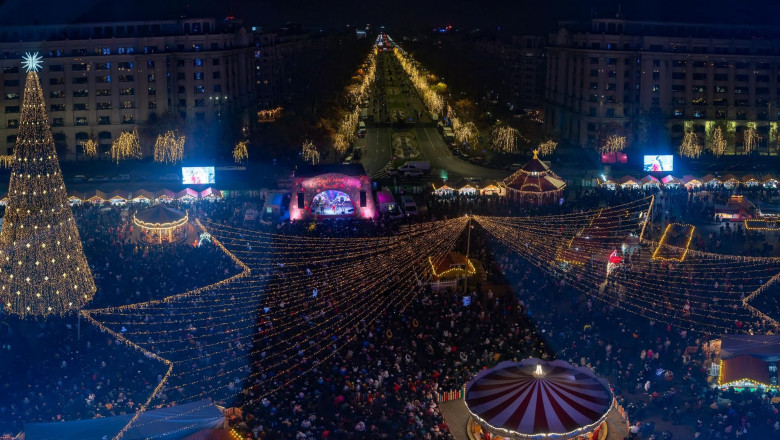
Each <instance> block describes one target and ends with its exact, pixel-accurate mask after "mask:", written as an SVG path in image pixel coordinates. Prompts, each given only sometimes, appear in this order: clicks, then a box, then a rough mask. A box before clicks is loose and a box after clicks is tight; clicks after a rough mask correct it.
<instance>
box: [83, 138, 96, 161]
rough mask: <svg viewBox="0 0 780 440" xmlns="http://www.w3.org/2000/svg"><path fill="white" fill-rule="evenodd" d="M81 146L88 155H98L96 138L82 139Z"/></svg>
mask: <svg viewBox="0 0 780 440" xmlns="http://www.w3.org/2000/svg"><path fill="white" fill-rule="evenodd" d="M81 148H83V149H84V154H85V155H87V156H88V157H95V156H97V148H98V144H97V142H95V141H94V140H92V139H87V140H86V141H82V142H81Z"/></svg>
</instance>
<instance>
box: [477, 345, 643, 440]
mask: <svg viewBox="0 0 780 440" xmlns="http://www.w3.org/2000/svg"><path fill="white" fill-rule="evenodd" d="M464 396H465V397H464V402H465V404H466V409H467V411H468V414H469V415H470V418H469V421H468V424H467V432H468V436H469V438H471V439H474V440H483V439H484V440H488V439H492V440H496V439H515V440H520V439H534V440H535V439H539V440H541V439H587V440H591V439H593V440H600V439H612V438H620V439H622V438H623V437H622V436H624V435H627V434H628V430H627V427H626V420H625V418H624V417H623V416H622V415H621V411H619V410H618V407H617V405H615V403H614V397H613V395H612V391H611V390H610V387H609V384H608V383H607V381H606V380H604V379H601V378H599V377H597V376H596V375H595V374H594V373H593V371H592V370H591V369H590V368H587V367H576V366H572V365H571V364H569V363H567V362H565V361H561V360H556V361H549V362H548V361H543V360H541V359H535V358H529V359H525V360H523V361H521V362H514V361H505V362H501V363H499V364H498V365H496V366H495V367H493V368H490V369H485V370H482V371H480V372H479V373H478V374H477V375H476V376H475V377H474V379H472V380H471V382H469V383H468V384H466V389H465V395H464ZM610 431H611V432H610Z"/></svg>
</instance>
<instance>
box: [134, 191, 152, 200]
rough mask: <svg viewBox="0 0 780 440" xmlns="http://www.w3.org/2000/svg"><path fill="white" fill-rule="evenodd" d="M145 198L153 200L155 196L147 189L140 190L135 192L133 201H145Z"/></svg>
mask: <svg viewBox="0 0 780 440" xmlns="http://www.w3.org/2000/svg"><path fill="white" fill-rule="evenodd" d="M143 198H146V199H150V200H151V199H153V198H154V195H153V194H152V193H150V192H149V191H147V190H145V189H139V190H138V191H133V199H143Z"/></svg>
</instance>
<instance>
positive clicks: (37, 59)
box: [22, 52, 43, 72]
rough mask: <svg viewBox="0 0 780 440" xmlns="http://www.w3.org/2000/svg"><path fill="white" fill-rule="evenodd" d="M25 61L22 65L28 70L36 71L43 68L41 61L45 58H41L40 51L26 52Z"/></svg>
mask: <svg viewBox="0 0 780 440" xmlns="http://www.w3.org/2000/svg"><path fill="white" fill-rule="evenodd" d="M22 59H23V60H24V61H22V67H24V68H25V69H27V71H28V72H29V71H31V70H33V71H35V72H37V71H38V69H40V68H41V63H42V62H43V58H41V56H40V55H38V52H35V53H30V52H25V53H24V56H23V57H22Z"/></svg>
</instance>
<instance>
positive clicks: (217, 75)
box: [176, 71, 222, 81]
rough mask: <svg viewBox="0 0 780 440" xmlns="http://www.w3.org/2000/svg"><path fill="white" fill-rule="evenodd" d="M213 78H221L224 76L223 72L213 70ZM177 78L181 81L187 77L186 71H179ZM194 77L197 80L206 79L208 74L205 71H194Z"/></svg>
mask: <svg viewBox="0 0 780 440" xmlns="http://www.w3.org/2000/svg"><path fill="white" fill-rule="evenodd" d="M211 78H213V79H220V78H222V72H219V71H216V72H211ZM176 79H178V80H180V81H183V80H185V79H186V74H185V73H184V72H179V73H177V74H176ZM192 79H194V80H195V81H202V80H204V79H206V76H205V75H204V73H203V72H194V73H193V74H192Z"/></svg>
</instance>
